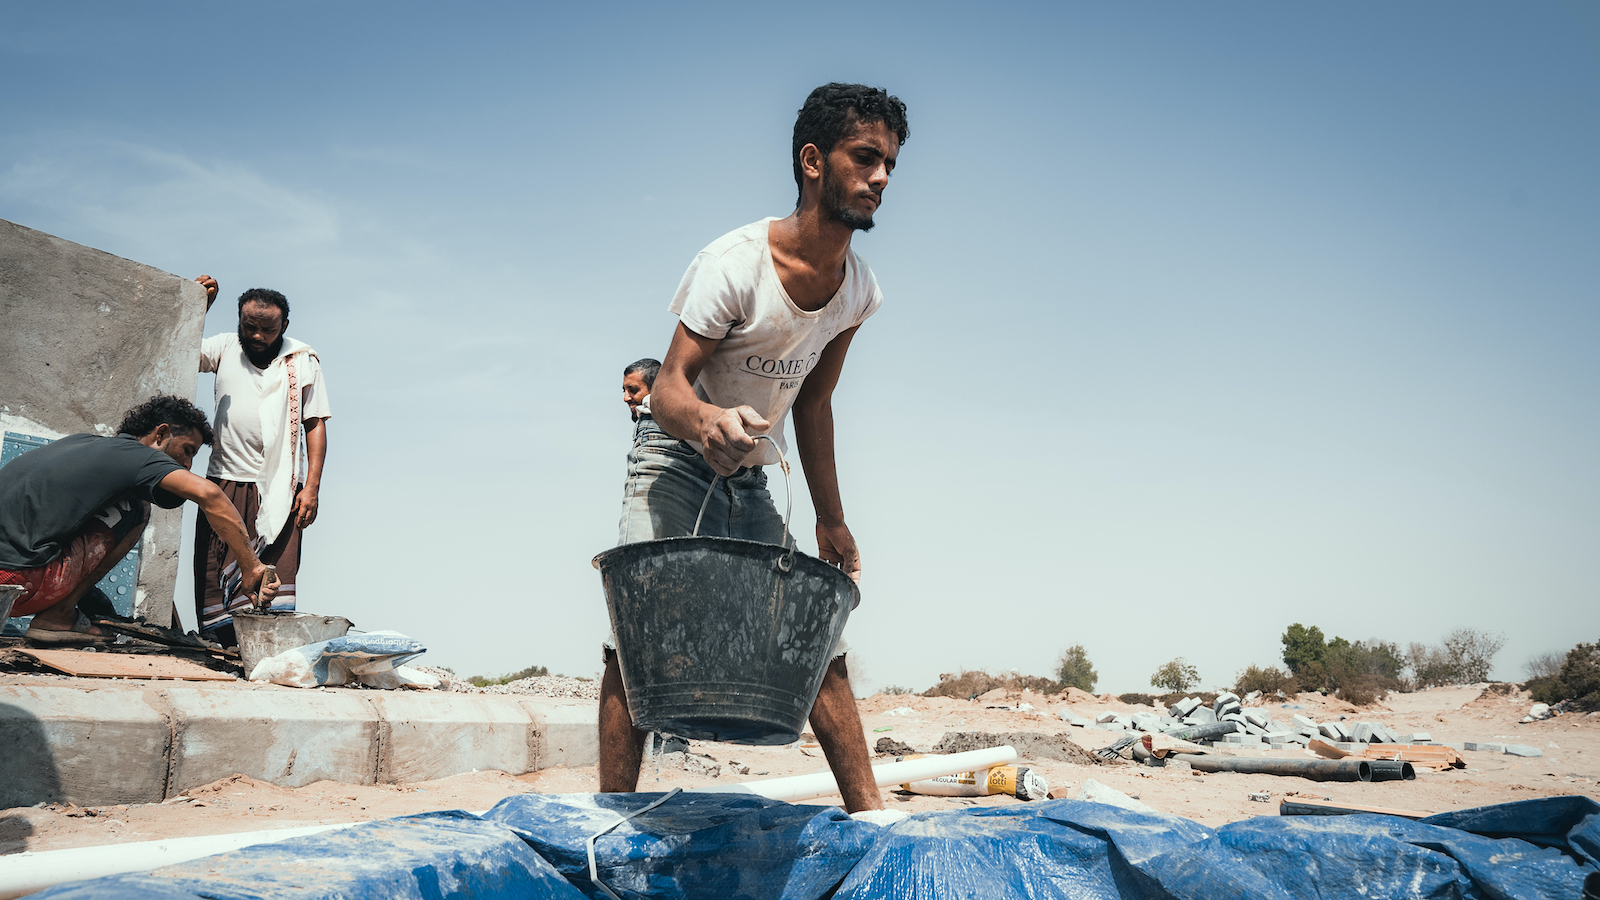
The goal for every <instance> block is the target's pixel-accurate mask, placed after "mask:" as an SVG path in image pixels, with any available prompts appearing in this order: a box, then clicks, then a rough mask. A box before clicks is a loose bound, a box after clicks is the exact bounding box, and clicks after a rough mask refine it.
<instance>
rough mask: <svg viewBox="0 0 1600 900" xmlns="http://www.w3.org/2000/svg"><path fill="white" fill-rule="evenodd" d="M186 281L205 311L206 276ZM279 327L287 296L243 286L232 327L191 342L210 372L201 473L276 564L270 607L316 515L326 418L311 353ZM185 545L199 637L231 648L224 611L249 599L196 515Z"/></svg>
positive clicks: (283, 595) (209, 297)
mask: <svg viewBox="0 0 1600 900" xmlns="http://www.w3.org/2000/svg"><path fill="white" fill-rule="evenodd" d="M195 280H196V281H198V282H200V284H201V285H202V286H204V287H205V289H206V309H208V310H209V309H210V308H211V304H212V302H213V301H215V300H216V298H217V280H216V279H215V278H212V277H211V276H209V275H201V276H200V277H199V278H196V279H195ZM288 328H289V300H288V298H287V297H285V296H284V295H283V294H281V293H279V292H277V291H274V290H269V289H267V288H251V289H250V290H248V291H245V292H244V293H243V294H240V295H239V328H238V331H237V332H236V333H233V334H219V335H213V336H212V337H208V338H206V339H205V341H204V342H203V343H202V344H201V345H200V371H202V372H215V373H217V385H216V398H217V440H216V444H215V445H214V446H213V447H212V448H211V463H210V465H209V466H207V468H206V477H208V478H210V479H211V481H213V482H215V483H216V485H217V487H219V488H221V489H222V493H223V494H224V495H226V496H227V498H228V499H229V501H231V502H232V503H233V505H234V507H235V508H236V509H238V511H239V514H240V515H241V516H242V517H243V518H244V522H245V527H246V530H247V531H248V533H249V535H250V539H251V540H252V541H253V542H254V546H255V548H256V552H257V553H259V554H260V555H261V558H262V559H263V560H265V561H266V562H267V563H269V564H271V565H274V566H276V567H277V570H278V577H279V578H281V579H282V580H283V585H282V586H281V588H280V589H279V591H278V595H277V599H276V600H275V601H274V602H273V605H272V608H273V609H275V610H292V609H294V605H295V595H296V588H295V582H296V578H297V575H298V572H299V568H300V540H301V531H302V530H303V529H305V528H308V527H310V525H311V523H312V522H315V521H316V519H317V510H318V494H319V492H320V491H321V487H322V464H323V461H324V460H325V459H326V457H327V453H328V428H327V425H326V424H325V423H326V421H327V419H328V418H329V417H330V416H331V415H332V412H331V411H330V410H329V407H328V391H327V387H326V386H325V384H324V383H323V378H322V365H321V362H320V361H319V360H318V358H317V353H316V351H315V350H312V349H311V348H310V347H309V346H307V345H305V344H303V343H301V342H300V341H297V340H295V339H294V338H291V337H289V336H287V335H286V334H285V332H286V331H287V330H288ZM302 427H303V428H304V431H305V459H306V469H305V473H304V478H303V479H302V478H301V472H300V446H301V444H300V434H301V429H302ZM194 545H195V550H194V604H195V612H196V614H197V615H198V617H199V619H200V630H201V633H202V634H204V635H206V637H208V638H210V639H211V640H214V641H218V642H220V643H223V644H227V645H232V644H235V643H237V642H238V641H237V639H236V637H235V635H234V631H233V612H234V610H238V609H243V608H245V607H247V606H249V605H250V598H249V596H248V594H247V593H246V592H245V591H244V590H243V589H242V587H241V585H240V584H239V577H238V572H239V569H238V562H239V560H238V556H237V555H236V554H235V553H233V552H232V550H231V548H230V547H229V545H228V543H227V542H226V541H224V540H222V537H221V535H218V534H217V533H216V532H215V530H214V529H212V527H211V525H210V523H209V522H208V521H207V520H205V519H201V520H200V521H199V522H197V523H196V524H195V543H194Z"/></svg>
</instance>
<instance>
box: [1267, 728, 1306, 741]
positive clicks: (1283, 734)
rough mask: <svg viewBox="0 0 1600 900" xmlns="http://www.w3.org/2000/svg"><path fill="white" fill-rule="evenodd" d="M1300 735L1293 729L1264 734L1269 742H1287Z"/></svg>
mask: <svg viewBox="0 0 1600 900" xmlns="http://www.w3.org/2000/svg"><path fill="white" fill-rule="evenodd" d="M1299 736H1300V735H1299V734H1298V733H1296V732H1293V731H1274V732H1271V733H1270V734H1268V735H1267V736H1266V738H1267V743H1269V744H1288V743H1292V742H1293V740H1294V739H1295V738H1297V737H1299Z"/></svg>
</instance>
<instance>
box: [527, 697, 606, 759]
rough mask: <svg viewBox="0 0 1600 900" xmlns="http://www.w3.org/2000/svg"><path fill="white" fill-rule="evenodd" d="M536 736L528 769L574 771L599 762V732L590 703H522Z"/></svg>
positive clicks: (557, 701)
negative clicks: (579, 767)
mask: <svg viewBox="0 0 1600 900" xmlns="http://www.w3.org/2000/svg"><path fill="white" fill-rule="evenodd" d="M522 708H523V709H524V710H526V711H527V713H528V715H529V717H530V718H531V719H532V720H533V727H534V731H535V732H536V734H537V735H538V740H537V750H538V752H537V753H536V754H535V758H534V760H533V765H532V768H534V769H549V768H552V767H554V766H565V767H567V768H569V769H570V768H576V767H578V766H592V765H594V764H596V763H597V762H599V761H600V732H599V730H598V728H597V726H596V719H595V715H596V714H595V708H594V704H592V703H582V702H562V701H559V700H526V699H525V700H523V701H522Z"/></svg>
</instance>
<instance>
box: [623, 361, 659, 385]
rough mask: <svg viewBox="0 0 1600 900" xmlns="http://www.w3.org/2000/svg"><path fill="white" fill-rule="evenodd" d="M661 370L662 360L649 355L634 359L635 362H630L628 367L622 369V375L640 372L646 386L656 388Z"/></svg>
mask: <svg viewBox="0 0 1600 900" xmlns="http://www.w3.org/2000/svg"><path fill="white" fill-rule="evenodd" d="M660 371H661V361H660V360H657V359H651V358H650V357H648V356H647V357H645V358H644V359H639V360H634V361H633V362H631V363H628V367H627V368H626V369H623V370H622V377H623V378H627V377H628V376H629V375H632V374H633V373H635V372H638V373H639V377H640V378H641V379H643V381H644V386H645V387H647V388H652V389H654V388H655V386H656V375H657V374H658V373H659V372H660Z"/></svg>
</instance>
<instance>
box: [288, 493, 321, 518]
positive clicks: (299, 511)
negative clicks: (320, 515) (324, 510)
mask: <svg viewBox="0 0 1600 900" xmlns="http://www.w3.org/2000/svg"><path fill="white" fill-rule="evenodd" d="M289 517H290V518H292V519H293V520H294V523H295V524H296V525H298V526H300V527H301V528H306V527H308V526H310V524H311V523H312V522H315V521H316V520H317V489H316V488H314V487H303V488H301V489H300V490H299V491H297V492H295V495H294V506H293V507H291V508H290V510H289Z"/></svg>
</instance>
